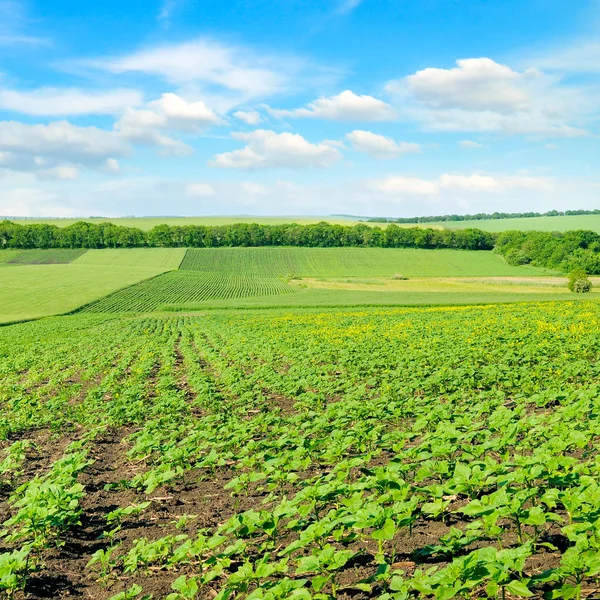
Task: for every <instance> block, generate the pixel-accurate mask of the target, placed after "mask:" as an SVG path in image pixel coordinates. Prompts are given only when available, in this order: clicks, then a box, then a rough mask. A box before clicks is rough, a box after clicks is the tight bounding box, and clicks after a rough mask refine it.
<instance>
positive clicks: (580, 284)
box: [568, 269, 592, 294]
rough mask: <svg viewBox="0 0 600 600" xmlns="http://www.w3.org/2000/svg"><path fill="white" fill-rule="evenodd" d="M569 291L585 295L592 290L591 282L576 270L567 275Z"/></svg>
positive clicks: (582, 272)
mask: <svg viewBox="0 0 600 600" xmlns="http://www.w3.org/2000/svg"><path fill="white" fill-rule="evenodd" d="M568 286H569V289H570V290H571V291H572V292H575V293H576V294H586V293H587V292H589V291H590V290H591V289H592V282H591V281H590V280H589V279H588V276H587V273H586V272H585V271H584V270H582V269H576V270H575V271H573V272H572V273H571V274H570V275H569V283H568Z"/></svg>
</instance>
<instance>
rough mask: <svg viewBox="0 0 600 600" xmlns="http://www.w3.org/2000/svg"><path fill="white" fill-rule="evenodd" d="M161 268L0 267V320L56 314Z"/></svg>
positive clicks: (83, 266) (124, 285)
mask: <svg viewBox="0 0 600 600" xmlns="http://www.w3.org/2000/svg"><path fill="white" fill-rule="evenodd" d="M162 272H164V269H160V268H151V267H120V268H114V267H110V266H101V265H97V266H94V267H93V268H92V267H90V266H88V265H77V264H68V265H26V266H13V267H6V268H3V269H0V290H1V294H2V297H1V299H0V323H7V322H11V321H17V320H21V319H33V318H37V317H44V316H48V315H54V314H60V313H64V312H68V311H71V310H74V309H76V308H78V307H79V306H81V305H83V304H86V303H88V302H91V301H93V300H96V299H97V298H102V297H103V296H106V295H107V294H110V293H112V292H115V291H117V290H119V289H121V288H124V287H127V286H130V285H132V284H134V283H137V282H138V281H142V280H144V279H148V278H149V277H154V276H156V275H158V274H160V273H162Z"/></svg>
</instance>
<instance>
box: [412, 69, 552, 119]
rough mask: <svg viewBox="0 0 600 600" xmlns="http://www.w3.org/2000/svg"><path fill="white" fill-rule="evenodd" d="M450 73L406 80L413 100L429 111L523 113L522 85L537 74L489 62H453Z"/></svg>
mask: <svg viewBox="0 0 600 600" xmlns="http://www.w3.org/2000/svg"><path fill="white" fill-rule="evenodd" d="M456 65H457V66H456V67H455V68H453V69H434V68H429V69H423V70H422V71H418V72H417V73H415V74H414V75H409V76H408V77H407V78H406V82H407V84H408V88H409V90H410V91H411V92H412V94H413V95H414V97H415V98H416V99H417V100H419V101H421V102H423V103H424V104H426V105H428V106H431V107H433V108H462V109H465V110H492V111H496V112H500V113H510V112H513V111H516V110H527V109H528V108H529V107H530V102H531V100H530V97H529V94H528V93H527V90H526V89H525V88H524V86H523V85H521V84H522V83H525V82H527V80H529V79H537V78H539V77H540V73H539V71H535V70H529V71H525V72H523V73H518V72H516V71H513V70H512V69H510V68H509V67H507V66H505V65H501V64H498V63H497V62H494V61H493V60H491V59H490V58H469V59H464V60H458V61H456Z"/></svg>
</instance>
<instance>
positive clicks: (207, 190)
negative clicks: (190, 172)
mask: <svg viewBox="0 0 600 600" xmlns="http://www.w3.org/2000/svg"><path fill="white" fill-rule="evenodd" d="M216 193H217V192H216V191H215V188H214V187H213V186H212V185H210V184H209V183H203V182H195V183H188V184H187V185H186V187H185V196H186V198H208V197H210V196H214V195H216Z"/></svg>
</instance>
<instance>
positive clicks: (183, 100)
mask: <svg viewBox="0 0 600 600" xmlns="http://www.w3.org/2000/svg"><path fill="white" fill-rule="evenodd" d="M599 34H600V2H598V1H597V0H577V1H573V2H564V1H559V0H520V1H517V0H418V1H416V0H362V1H361V0H320V1H316V0H279V1H274V0H235V1H233V0H232V1H224V0H156V1H154V0H144V1H142V0H135V1H131V0H130V1H127V0H121V1H119V2H117V1H115V0H107V1H104V2H102V3H91V2H84V3H81V2H75V1H74V0H71V1H64V0H44V1H41V0H0V215H6V216H88V215H109V216H118V215H131V214H135V215H167V214H169V215H218V214H223V215H225V214H255V215H285V214H287V215H302V214H306V215H327V214H332V213H348V214H357V215H385V216H413V215H425V214H446V213H454V212H457V213H472V212H493V211H496V210H498V211H525V210H541V211H544V210H550V209H568V208H597V207H598V197H599V195H600V176H599V174H598V165H599V164H600V151H599V144H598V141H599V138H598V133H599V115H600V93H599V92H600V42H598V40H599V39H600V35H599Z"/></svg>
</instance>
